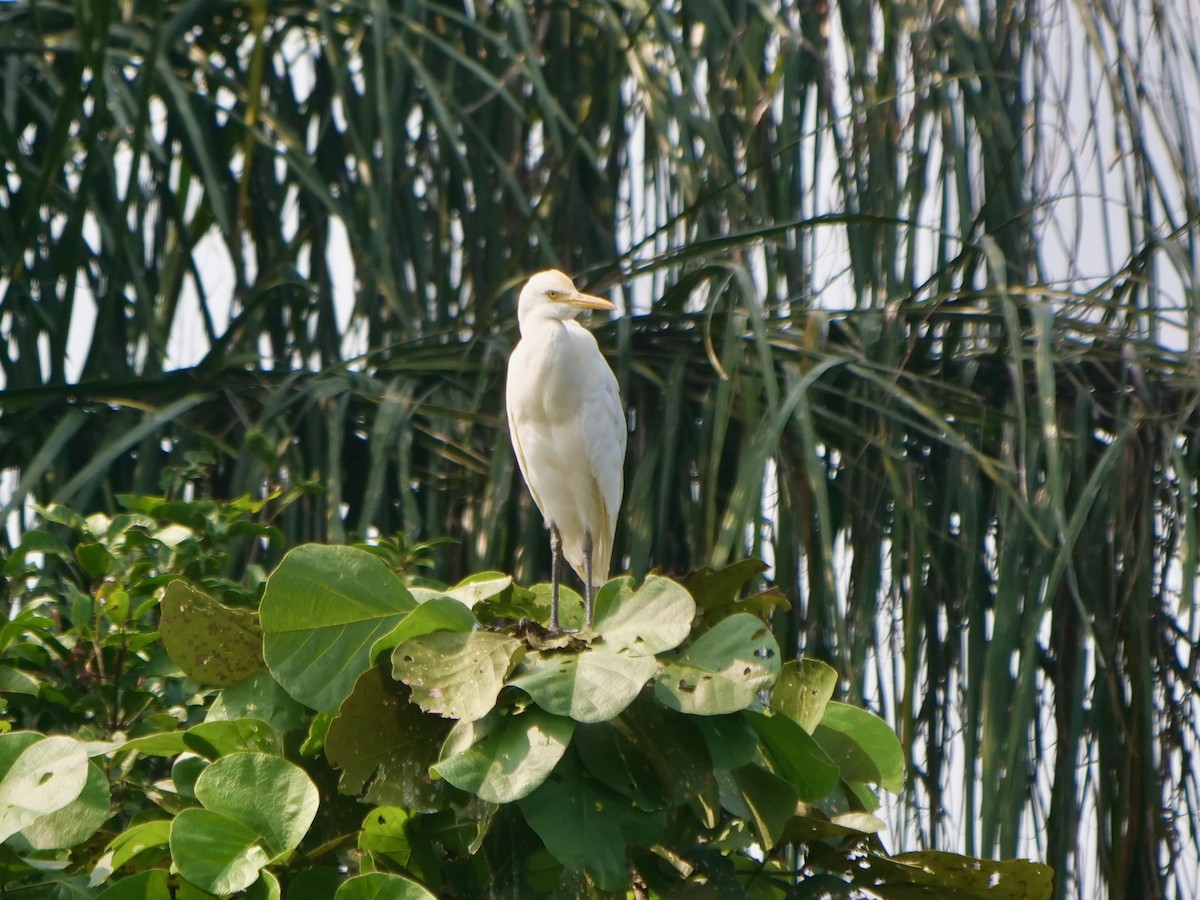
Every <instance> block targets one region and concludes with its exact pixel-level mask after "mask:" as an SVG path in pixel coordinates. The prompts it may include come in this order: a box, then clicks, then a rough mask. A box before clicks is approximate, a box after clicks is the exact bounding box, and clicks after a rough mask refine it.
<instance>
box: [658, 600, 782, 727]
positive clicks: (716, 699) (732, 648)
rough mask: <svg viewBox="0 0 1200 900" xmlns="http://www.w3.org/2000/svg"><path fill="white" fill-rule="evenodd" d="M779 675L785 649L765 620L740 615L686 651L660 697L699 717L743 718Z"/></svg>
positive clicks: (664, 680) (663, 680)
mask: <svg viewBox="0 0 1200 900" xmlns="http://www.w3.org/2000/svg"><path fill="white" fill-rule="evenodd" d="M778 675H779V645H778V644H776V643H775V638H774V636H773V635H772V634H771V629H770V627H768V626H767V625H765V624H764V623H763V622H762V620H761V619H758V618H757V617H755V616H752V615H749V614H747V613H737V614H735V615H732V616H729V617H728V618H725V619H722V620H721V621H720V622H718V623H717V624H716V625H714V626H713V627H712V628H710V629H709V630H708V631H705V632H704V633H703V634H701V635H700V637H698V638H697V639H696V641H695V642H694V643H692V644H691V645H690V646H688V647H685V648H684V649H683V651H682V652H681V653H680V654H679V656H677V657H676V658H675V659H674V660H673V661H672V662H671V663H670V664H669V665H667V667H666V669H665V670H664V671H663V673H662V675H660V676H659V679H658V681H657V682H656V683H655V685H654V696H655V697H657V698H658V700H659V702H661V703H662V704H663V705H665V706H668V707H670V708H671V709H675V710H679V711H680V712H685V713H690V714H692V715H699V716H716V715H721V714H723V713H731V712H737V711H738V710H739V709H745V708H746V707H747V706H749V705H750V704H751V703H753V702H754V699H755V696H756V695H757V693H758V692H759V691H761V690H763V689H765V688H767V687H768V686H770V685H771V684H772V683H773V682H774V681H775V679H776V678H777V677H778Z"/></svg>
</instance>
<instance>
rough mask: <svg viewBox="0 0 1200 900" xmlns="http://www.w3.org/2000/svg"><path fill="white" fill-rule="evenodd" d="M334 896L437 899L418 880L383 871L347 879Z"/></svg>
mask: <svg viewBox="0 0 1200 900" xmlns="http://www.w3.org/2000/svg"><path fill="white" fill-rule="evenodd" d="M333 896H334V900H437V897H436V896H435V895H433V894H431V893H429V891H427V890H425V888H423V887H422V886H421V885H420V884H418V883H417V882H415V881H412V880H410V879H408V878H404V877H403V876H401V875H388V874H385V873H383V872H371V873H369V874H367V875H356V876H354V877H353V878H350V879H347V880H346V882H345V883H344V884H343V885H342V886H341V887H339V888H338V891H337V893H336V894H334V895H333Z"/></svg>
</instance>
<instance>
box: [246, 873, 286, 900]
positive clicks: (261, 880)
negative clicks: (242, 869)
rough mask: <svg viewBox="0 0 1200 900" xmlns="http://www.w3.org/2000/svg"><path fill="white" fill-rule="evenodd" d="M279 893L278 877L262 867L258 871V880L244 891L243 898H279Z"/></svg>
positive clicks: (277, 899) (248, 899) (256, 899)
mask: <svg viewBox="0 0 1200 900" xmlns="http://www.w3.org/2000/svg"><path fill="white" fill-rule="evenodd" d="M280 894H281V891H280V888H279V881H278V879H276V877H275V876H274V875H272V874H271V872H270V870H268V869H263V870H262V871H261V872H259V873H258V881H256V882H254V884H252V885H250V889H249V890H248V891H246V896H245V900H281V898H280Z"/></svg>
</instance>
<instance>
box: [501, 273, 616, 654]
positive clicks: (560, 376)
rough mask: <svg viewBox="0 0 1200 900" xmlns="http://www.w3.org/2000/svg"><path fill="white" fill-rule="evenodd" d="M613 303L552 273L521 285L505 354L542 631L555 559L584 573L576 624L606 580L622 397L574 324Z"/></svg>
mask: <svg viewBox="0 0 1200 900" xmlns="http://www.w3.org/2000/svg"><path fill="white" fill-rule="evenodd" d="M585 309H607V310H611V309H615V307H614V306H613V304H612V303H610V302H609V301H607V300H605V299H604V298H602V297H593V296H592V295H590V294H584V293H581V292H580V291H579V290H577V289H576V287H575V284H574V283H573V282H572V281H571V279H570V278H568V277H567V276H566V275H564V274H563V273H562V272H559V271H557V270H554V269H552V270H550V271H547V272H539V273H538V274H537V275H534V276H533V277H532V278H530V279H529V281H528V283H527V284H526V285H525V287H524V288H523V289H522V290H521V296H520V298H519V300H518V304H517V319H518V321H519V322H520V326H521V339H520V341H518V342H517V346H516V347H515V348H514V349H513V352H512V356H510V357H509V360H508V387H507V394H508V396H507V403H508V432H509V436H510V437H511V438H512V444H513V449H514V450H515V451H516V454H517V463H518V464H519V465H520V467H521V474H522V475H524V476H525V483H526V484H527V485H529V492H530V493H531V494H532V495H533V502H534V503H536V504H537V508H538V509H539V510H540V511H541V513H542V517H543V518H544V519H545V521H546V527H547V528H548V529H549V530H550V553H551V564H550V581H551V585H552V588H551V600H550V628H551V630H553V631H558V630H559V622H558V585H559V581H560V580H561V578H562V559H563V557H564V556H565V557H566V560H567V562H569V563H570V564H571V568H572V569H574V570H575V572H576V573H577V574H578V575H579V577H580V578H581V579H583V584H584V596H585V599H586V606H585V610H584V628H589V627H591V624H592V607H593V604H594V600H595V594H594V591H595V588H596V587H598V586H600V585H602V584H604V582H605V581H606V580H607V579H608V567H609V563H610V561H611V559H612V546H613V532H614V531H615V530H616V525H617V510H618V509H619V508H620V506H621V494H622V492H623V490H624V464H625V443H626V437H627V435H626V426H625V414H624V412H623V411H622V409H621V395H620V391H619V389H618V388H617V379H616V376H614V375H613V373H612V369H610V368H609V367H608V363H606V362H605V361H604V357H603V356H602V355H601V354H600V348H599V347H598V346H597V345H596V339H595V338H594V337H592V335H591V333H590V332H588V331H587V330H586V329H585V328H584V327H583V326H582V325H580V324H579V323H578V322H576V321H575V317H576V316H578V315H579V314H580V313H581V312H582V311H583V310H585Z"/></svg>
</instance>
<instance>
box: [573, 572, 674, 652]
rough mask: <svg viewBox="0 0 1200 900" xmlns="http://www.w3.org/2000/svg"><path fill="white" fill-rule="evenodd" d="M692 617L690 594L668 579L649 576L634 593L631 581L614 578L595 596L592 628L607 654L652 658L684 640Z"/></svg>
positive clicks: (624, 578) (626, 578)
mask: <svg viewBox="0 0 1200 900" xmlns="http://www.w3.org/2000/svg"><path fill="white" fill-rule="evenodd" d="M695 616H696V604H695V602H694V601H693V600H692V597H691V595H690V594H689V593H688V592H687V591H686V590H685V589H684V588H683V587H682V586H681V585H679V584H677V583H676V582H674V581H671V579H669V578H660V577H658V576H657V575H651V576H649V577H647V578H646V580H645V582H644V583H643V584H642V586H641V587H640V588H639V589H638V590H637V591H636V592H634V590H633V579H632V578H628V577H623V578H614V579H613V580H612V581H610V582H608V584H606V585H604V587H602V588H600V591H599V592H598V593H597V595H596V620H595V623H594V628H595V631H596V632H597V633H598V634H599V635H600V636H601V637H602V638H603V639H604V645H605V646H606V647H607V648H608V649H609V650H611V651H614V652H622V651H624V652H626V653H628V654H629V655H631V656H654V655H655V654H657V653H662V652H664V651H666V650H673V649H674V648H676V647H678V646H679V645H680V644H682V643H683V642H684V641H685V640H687V636H688V634H690V633H691V630H692V620H693V619H694V618H695Z"/></svg>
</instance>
